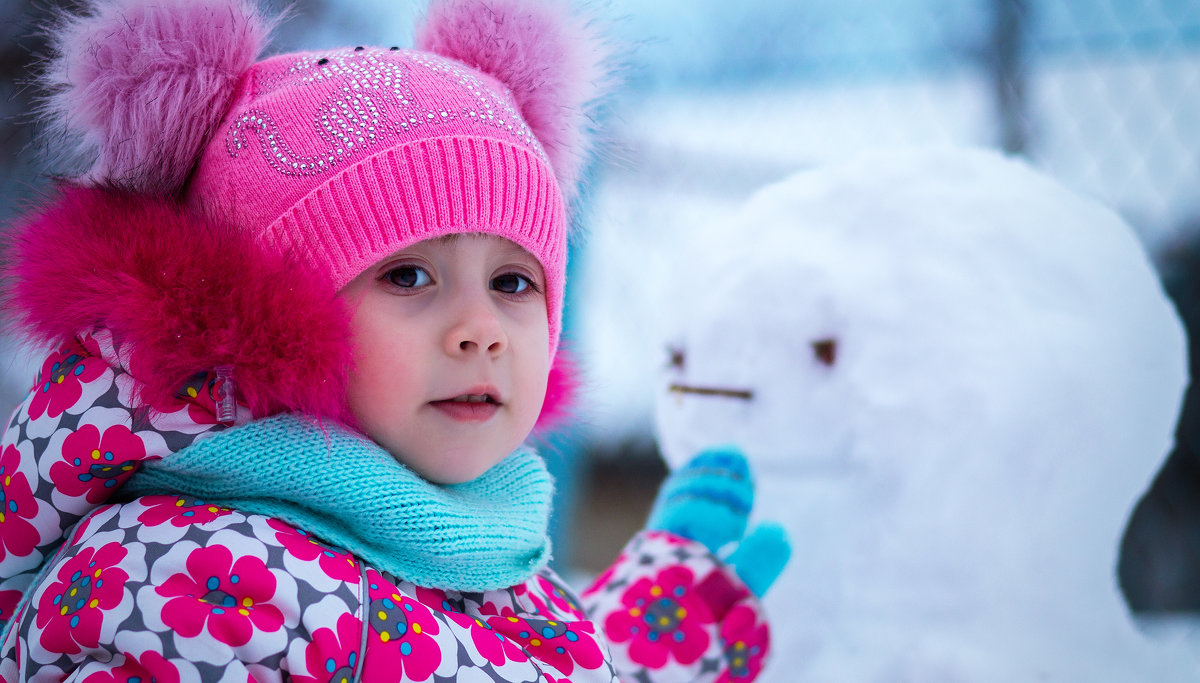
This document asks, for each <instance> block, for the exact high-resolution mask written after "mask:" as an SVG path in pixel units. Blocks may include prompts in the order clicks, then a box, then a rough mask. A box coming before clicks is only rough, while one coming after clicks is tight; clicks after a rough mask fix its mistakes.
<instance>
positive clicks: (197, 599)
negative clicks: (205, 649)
mask: <svg viewBox="0 0 1200 683" xmlns="http://www.w3.org/2000/svg"><path fill="white" fill-rule="evenodd" d="M186 566H187V573H181V574H175V575H173V576H171V577H170V578H169V579H167V580H166V581H164V582H163V584H162V585H161V586H159V587H157V588H155V589H154V590H155V592H156V593H158V594H159V595H161V596H163V597H165V598H170V599H169V600H168V601H167V604H166V605H164V606H163V612H162V620H163V623H164V624H166V625H167V626H168V627H170V628H172V629H174V630H175V631H176V632H178V633H179V634H180V635H182V636H184V637H185V638H192V637H194V636H197V635H199V634H200V632H201V631H203V630H204V629H205V628H206V627H207V628H208V632H209V633H210V634H211V635H212V637H214V638H216V639H217V640H219V641H221V642H222V643H225V644H226V645H230V646H232V647H238V646H241V645H245V644H246V643H248V642H250V637H251V636H252V635H253V634H254V632H255V630H256V629H257V630H259V631H263V632H271V631H278V630H279V629H280V628H282V627H283V613H282V612H280V611H279V608H277V607H275V606H274V605H272V604H271V603H270V600H271V599H272V598H273V597H275V576H274V575H273V574H271V572H270V570H268V569H267V566H266V564H264V563H263V561H262V560H260V559H258V558H257V557H253V556H245V557H241V558H238V560H237V562H234V561H233V554H232V553H231V552H230V551H229V549H228V548H226V547H224V546H212V547H209V548H197V549H196V550H193V551H192V553H191V554H190V555H188V559H187V562H186Z"/></svg>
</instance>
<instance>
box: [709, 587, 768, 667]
mask: <svg viewBox="0 0 1200 683" xmlns="http://www.w3.org/2000/svg"><path fill="white" fill-rule="evenodd" d="M769 646H770V635H769V631H768V629H767V625H766V623H765V622H763V623H759V622H758V620H757V619H756V618H755V614H754V610H753V609H750V608H749V607H747V606H746V605H738V606H736V607H734V608H733V609H731V610H729V614H728V615H726V616H725V621H724V622H722V623H721V650H722V653H723V655H724V658H725V666H726V670H725V671H722V672H721V675H720V676H719V677H718V678H717V681H716V683H725V681H752V680H754V679H755V678H757V677H758V673H759V672H760V671H762V667H763V661H764V660H765V659H766V657H767V650H768V649H769Z"/></svg>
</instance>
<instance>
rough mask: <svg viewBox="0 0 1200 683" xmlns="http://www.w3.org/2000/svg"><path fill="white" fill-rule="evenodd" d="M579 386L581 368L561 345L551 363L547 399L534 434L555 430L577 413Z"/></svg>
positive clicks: (543, 404)
mask: <svg viewBox="0 0 1200 683" xmlns="http://www.w3.org/2000/svg"><path fill="white" fill-rule="evenodd" d="M579 387H580V381H579V370H578V367H577V366H576V364H575V360H574V358H572V357H571V354H570V353H569V352H568V351H566V350H564V349H563V348H561V347H560V348H559V349H558V353H556V354H555V355H554V360H553V361H552V362H551V364H550V375H549V376H548V377H547V380H546V400H545V401H543V402H542V412H541V414H540V415H538V419H537V423H536V424H534V426H533V431H534V434H544V433H546V432H549V431H553V430H554V429H555V428H557V427H560V426H562V424H563V423H564V422H566V421H567V420H568V419H570V418H571V417H572V416H573V415H574V414H575V406H576V405H577V404H576V400H577V398H578V394H579Z"/></svg>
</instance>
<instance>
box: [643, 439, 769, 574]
mask: <svg viewBox="0 0 1200 683" xmlns="http://www.w3.org/2000/svg"><path fill="white" fill-rule="evenodd" d="M753 506H754V479H753V477H752V476H751V473H750V466H749V464H747V462H746V458H745V457H744V456H743V455H742V454H741V452H739V451H738V450H737V449H735V448H724V449H710V450H707V451H704V452H702V453H700V454H699V455H697V456H696V457H695V458H692V460H691V461H690V462H689V463H688V464H687V465H684V466H683V467H681V468H679V469H677V470H675V471H674V472H672V473H671V474H670V475H669V476H668V477H667V479H666V481H664V482H663V485H662V488H661V489H659V492H658V498H657V499H655V501H654V508H653V509H652V510H651V511H650V518H649V520H647V522H646V528H648V529H661V530H663V531H669V532H671V533H674V534H677V535H679V536H684V537H686V538H690V539H692V540H695V541H699V542H700V543H703V544H704V545H705V546H707V547H708V549H709V550H711V551H712V552H714V553H717V552H718V551H720V550H721V549H722V548H724V547H725V546H727V545H729V544H730V543H734V542H736V541H740V542H738V543H737V545H736V546H735V547H734V548H733V550H732V551H731V552H730V553H729V554H728V555H727V556H725V561H726V562H727V563H728V564H730V565H731V566H733V568H734V571H736V572H737V574H738V576H740V577H741V579H742V581H744V582H745V583H746V586H747V587H748V588H750V590H752V591H754V594H755V595H758V596H760V597H761V596H762V595H763V594H764V593H766V592H767V589H769V588H770V587H771V584H772V583H774V582H775V579H777V578H778V577H779V574H780V572H782V571H783V568H784V566H785V565H786V564H787V561H788V558H789V557H791V552H792V549H791V545H790V544H789V543H788V538H787V532H786V531H784V529H783V527H782V526H780V525H779V524H776V523H773V522H766V523H763V524H759V525H758V526H756V527H755V528H754V530H753V531H751V532H750V534H749V535H746V521H747V519H748V518H749V516H750V510H751V508H753Z"/></svg>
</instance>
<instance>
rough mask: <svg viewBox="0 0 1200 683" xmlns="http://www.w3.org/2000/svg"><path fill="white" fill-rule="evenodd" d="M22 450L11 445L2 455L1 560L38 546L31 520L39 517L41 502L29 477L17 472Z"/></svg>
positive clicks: (0, 467)
mask: <svg viewBox="0 0 1200 683" xmlns="http://www.w3.org/2000/svg"><path fill="white" fill-rule="evenodd" d="M20 462H21V452H20V451H18V450H17V447H16V446H13V445H12V444H9V445H7V446H5V447H4V453H3V454H0V486H2V487H3V488H2V489H0V560H3V559H4V558H6V557H8V556H9V555H10V554H11V555H16V556H17V557H24V556H25V555H28V554H29V553H31V552H33V549H34V548H35V547H37V544H38V540H39V536H38V532H37V529H35V528H34V526H33V524H31V523H30V522H29V520H31V519H33V518H34V517H36V516H37V513H38V502H37V499H36V498H34V497H33V490H32V489H31V488H30V487H29V480H28V479H26V478H25V475H24V474H22V473H21V472H19V471H18V469H17V468H18V466H19V465H20Z"/></svg>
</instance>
